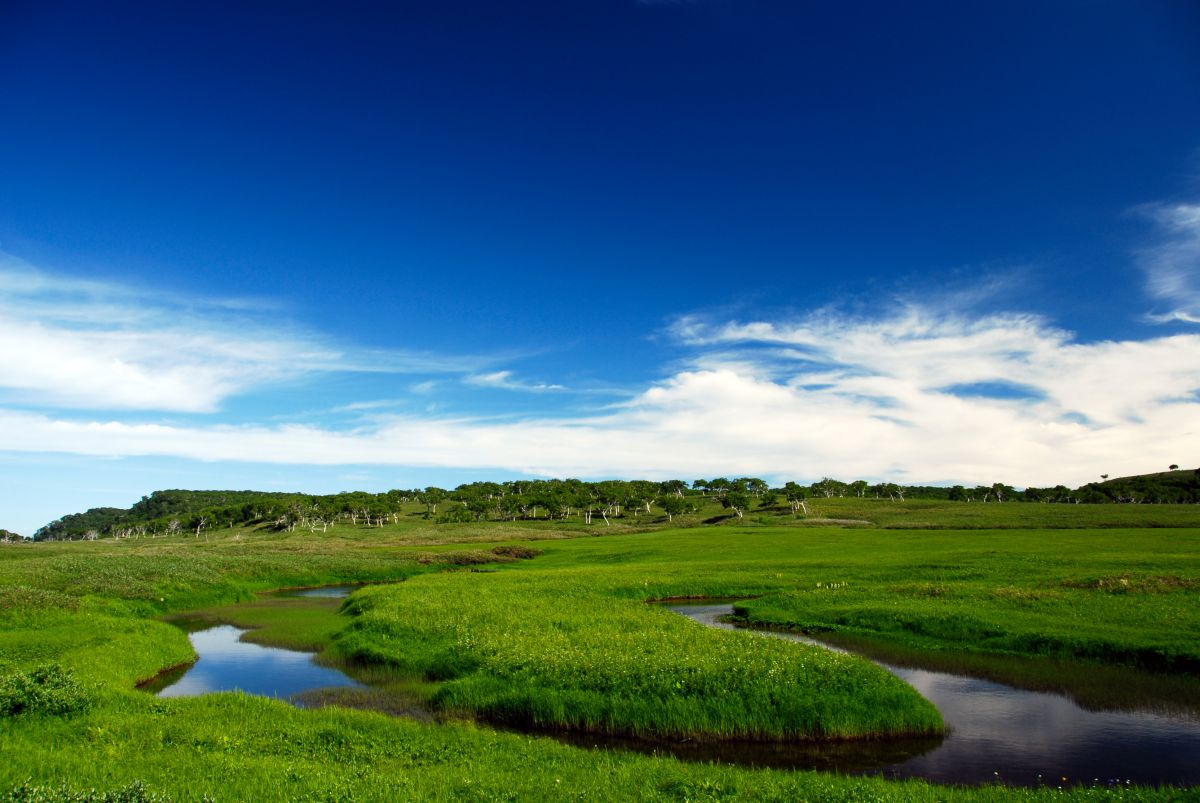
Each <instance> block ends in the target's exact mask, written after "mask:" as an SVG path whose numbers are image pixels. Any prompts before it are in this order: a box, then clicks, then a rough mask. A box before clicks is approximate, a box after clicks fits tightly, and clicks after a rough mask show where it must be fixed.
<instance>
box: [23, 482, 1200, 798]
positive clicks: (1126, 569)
mask: <svg viewBox="0 0 1200 803" xmlns="http://www.w3.org/2000/svg"><path fill="white" fill-rule="evenodd" d="M1017 508H1019V510H1015V511H1014V510H1013V509H1017ZM1047 511H1048V512H1047ZM1060 511H1066V512H1067V513H1070V512H1073V511H1077V512H1078V513H1079V516H1080V518H1079V520H1078V521H1077V522H1074V523H1072V522H1071V521H1068V520H1066V519H1064V518H1062V516H1063V514H1062V513H1060ZM1105 511H1108V512H1109V513H1110V514H1111V520H1105V521H1101V520H1100V519H1102V518H1103V516H1104V513H1105ZM1142 511H1145V515H1144V517H1143V520H1142V521H1141V522H1140V525H1141V526H1137V525H1139V522H1138V521H1136V518H1137V514H1138V513H1141V512H1142ZM1040 512H1046V519H1045V520H1043V521H1041V522H1039V521H1037V520H1036V519H1037V516H1038V514H1039V513H1040ZM719 515H720V514H719V512H718V511H716V510H710V511H700V512H699V513H697V514H695V515H694V516H692V517H690V518H684V520H683V521H682V522H680V521H677V522H676V523H677V524H683V525H691V526H677V527H671V528H667V527H665V526H664V525H663V524H662V523H659V522H657V521H654V520H652V519H651V518H650V517H641V518H640V519H639V520H637V521H634V520H633V519H632V518H630V519H622V520H618V521H615V522H614V524H613V526H605V525H604V524H603V523H598V524H595V525H593V526H591V527H585V526H583V525H581V524H577V523H575V522H571V523H569V524H565V525H564V524H563V523H562V522H560V521H536V522H511V523H481V524H436V523H434V522H430V521H427V520H423V519H421V518H420V517H418V516H410V517H406V518H405V519H403V520H402V521H401V522H400V523H399V524H397V525H389V526H385V527H373V528H369V527H361V526H360V527H349V526H339V527H335V528H333V529H331V530H329V531H328V532H326V533H308V532H292V533H273V532H267V531H262V530H241V529H234V530H226V531H217V532H213V533H210V534H209V536H208V538H207V540H206V539H205V538H195V537H187V536H172V537H170V538H158V539H140V540H139V539H130V540H121V541H111V540H101V541H95V542H89V543H43V544H36V545H30V544H18V545H9V546H5V547H2V548H0V711H6V712H7V713H5V714H4V716H3V717H2V718H0V750H3V754H4V755H5V756H6V761H5V762H4V764H3V769H2V770H0V795H4V794H8V796H9V799H31V800H32V799H72V798H70V797H69V795H70V794H75V793H76V792H85V791H87V790H90V789H95V790H101V791H105V790H107V791H114V792H116V791H120V790H124V792H123V794H125V795H126V797H127V798H128V799H147V800H148V799H153V798H154V796H161V797H163V798H170V799H174V800H198V799H201V798H203V797H204V796H210V797H213V798H215V799H217V800H263V799H282V798H287V799H311V800H397V799H418V798H419V799H425V798H428V799H463V798H468V799H484V800H498V799H504V800H517V799H521V800H525V799H647V800H657V799H675V800H715V799H728V798H734V799H762V800H805V799H807V800H997V799H1004V800H1008V799H1011V800H1024V799H1029V800H1035V799H1048V798H1055V799H1059V798H1062V799H1078V800H1089V799H1111V798H1114V797H1121V799H1129V800H1139V799H1145V800H1163V799H1184V798H1186V797H1189V796H1191V795H1192V794H1193V793H1192V792H1190V791H1188V790H1170V789H1138V788H1124V789H1120V790H1116V791H1114V790H1110V789H1104V788H1088V787H1075V788H1070V789H1067V790H1063V791H1060V790H1057V789H1035V790H1025V789H1009V788H1004V787H980V788H953V787H938V786H933V785H930V784H926V783H923V782H892V781H884V780H880V779H875V778H857V777H839V776H834V775H828V774H822V773H815V772H781V771H775V770H756V769H748V768H741V767H730V766H716V765H703V764H687V763H682V762H679V761H676V760H674V759H670V758H661V757H647V756H641V755H634V754H626V753H620V752H609V751H603V750H585V749H580V748H577V747H570V746H567V745H564V744H560V743H558V742H556V741H553V740H551V739H548V738H544V737H540V736H537V735H536V732H537V731H538V730H542V729H547V730H553V729H556V728H569V729H573V730H579V731H585V732H586V731H595V732H602V733H622V734H636V735H643V736H663V737H668V738H681V737H686V738H713V739H721V738H760V739H813V738H829V737H837V738H860V737H867V736H878V735H881V734H902V733H928V732H936V731H937V730H938V729H939V728H940V719H939V718H938V716H937V713H936V711H934V710H933V709H932V707H931V706H929V704H928V703H926V702H925V701H923V700H922V699H921V698H919V697H918V696H916V694H915V692H912V691H911V689H909V688H908V687H907V686H904V685H903V684H899V682H898V681H894V679H893V678H892V677H891V676H890V675H887V674H886V673H884V672H883V671H882V670H879V669H878V668H876V667H874V666H873V665H871V664H869V663H867V662H864V661H862V660H860V659H855V658H848V657H844V656H834V655H831V654H829V653H827V652H824V651H819V650H816V649H814V648H808V647H804V646H802V645H795V644H785V643H783V642H776V641H774V640H769V639H764V638H761V637H756V636H753V635H749V634H742V633H730V632H717V631H711V630H707V629H705V628H703V627H702V626H700V625H698V624H695V623H692V622H689V621H687V620H685V619H684V618H683V617H679V616H678V615H676V614H673V613H671V612H668V611H665V610H662V609H659V608H656V607H654V606H651V605H647V604H645V603H646V601H648V600H654V599H664V598H672V597H732V598H739V599H745V600H751V598H753V599H752V601H747V602H744V603H742V604H741V607H740V608H739V612H740V613H741V614H742V615H743V616H745V617H747V618H749V619H753V620H755V621H758V622H763V623H768V624H771V625H773V626H777V627H785V628H793V629H803V630H810V631H817V632H821V633H825V634H829V635H832V636H834V637H839V636H840V637H843V638H846V639H850V640H854V639H858V640H863V641H867V642H870V643H872V644H875V645H877V646H878V647H879V648H880V649H891V650H893V651H895V652H896V653H897V654H899V653H904V654H908V655H933V656H940V657H942V658H943V659H945V660H948V661H949V660H952V659H953V660H957V661H959V662H960V663H961V664H962V665H963V666H965V667H967V668H968V669H970V668H971V666H972V665H974V666H975V667H976V668H977V669H979V670H980V673H981V674H986V671H985V670H986V668H987V667H988V666H1000V667H1002V668H1004V670H1003V671H1007V672H1010V673H1011V674H1012V675H1013V676H1015V677H1020V676H1022V675H1023V674H1024V675H1030V676H1033V675H1036V674H1037V672H1038V671H1039V670H1038V667H1043V668H1044V667H1046V666H1054V667H1058V666H1061V665H1063V664H1064V663H1069V664H1071V665H1072V666H1075V667H1081V668H1082V669H1080V671H1078V673H1077V674H1078V676H1079V677H1080V683H1081V684H1084V685H1086V683H1085V679H1086V678H1088V677H1089V676H1097V677H1103V676H1105V673H1106V672H1110V671H1111V672H1117V671H1118V670H1117V669H1116V667H1120V666H1123V665H1138V666H1144V667H1148V668H1151V669H1153V670H1155V672H1156V673H1157V674H1156V676H1157V677H1161V678H1162V679H1163V683H1164V689H1166V690H1167V691H1164V694H1178V695H1182V696H1184V697H1186V696H1187V695H1189V694H1194V693H1195V691H1194V690H1195V688H1196V685H1197V683H1198V682H1200V681H1197V674H1198V673H1197V669H1196V667H1197V666H1198V665H1200V511H1197V510H1194V509H1192V508H1189V507H1186V506H1153V508H1152V507H1151V506H1129V505H1126V506H1108V505H1093V506H1073V505H1072V506H1066V505H1059V506H1052V505H1036V504H990V505H985V504H970V503H951V504H949V505H946V504H942V503H924V502H916V501H914V502H904V503H892V502H878V501H875V500H858V499H854V500H850V499H845V500H841V499H831V500H816V501H815V502H813V503H810V518H808V519H803V518H802V519H793V518H792V517H790V516H786V515H777V514H770V513H765V514H761V520H760V519H758V518H756V517H755V516H754V515H753V514H750V515H747V517H746V519H744V520H742V521H740V522H739V521H737V520H736V519H723V520H721V522H720V523H719V524H715V525H708V526H697V525H698V524H699V522H700V521H703V520H706V519H707V520H712V519H716V518H718V517H719ZM679 518H683V517H679ZM814 519H816V521H814ZM830 519H838V520H842V521H848V520H853V521H854V523H853V524H832V523H830V522H829V520H830ZM988 521H992V522H993V524H994V526H992V527H990V528H988V527H984V526H983V525H984V524H986V523H987V522H988ZM497 547H500V548H497ZM506 547H519V548H516V549H509V548H506ZM367 581H370V582H384V583H388V584H386V585H380V586H373V587H370V588H366V589H363V590H360V591H357V592H355V593H354V594H353V595H352V597H351V598H350V599H349V600H347V601H346V603H345V605H339V603H338V602H336V601H332V602H326V603H323V604H315V605H314V604H311V603H303V604H301V603H297V602H296V601H295V600H292V599H289V598H272V597H256V596H255V594H256V592H260V591H265V590H268V589H273V588H281V587H298V586H308V585H320V584H328V583H338V582H367ZM197 611H199V615H201V616H202V617H206V618H209V619H211V620H214V621H216V620H219V621H228V622H232V623H236V624H240V625H243V626H252V627H256V628H258V630H256V631H254V632H252V633H251V634H250V637H251V638H253V639H254V640H257V641H261V642H264V643H272V644H279V645H283V646H292V647H300V648H305V649H311V650H315V651H321V652H322V660H326V661H330V662H351V663H355V664H358V665H359V668H360V670H361V671H375V672H380V671H382V670H384V669H387V670H389V671H394V672H395V673H396V677H397V679H398V680H397V681H396V684H397V687H402V691H403V693H405V694H408V695H409V696H410V697H411V698H412V699H416V700H419V702H420V704H421V705H422V706H426V707H428V708H429V709H430V710H432V711H434V712H436V713H437V714H438V716H437V717H436V718H435V720H434V721H415V720H412V719H406V718H402V717H401V718H398V717H391V716H386V715H384V714H381V713H375V712H371V711H361V710H349V709H346V708H343V707H339V706H334V707H329V708H323V709H320V710H302V709H295V708H292V707H291V706H288V705H286V704H283V703H280V702H277V701H271V700H264V699H257V698H250V697H246V696H244V695H238V694H220V695H212V696H208V697H203V698H192V699H172V700H166V699H158V698H154V697H152V696H150V695H148V694H146V693H145V692H141V691H138V690H137V689H136V684H137V683H138V682H140V681H144V680H146V679H148V678H150V677H152V676H154V675H155V674H156V673H157V672H159V671H160V670H162V669H165V668H167V667H170V666H174V665H178V664H181V663H185V662H187V661H188V660H190V659H191V657H192V655H191V649H190V645H189V643H188V641H187V638H186V636H185V634H184V633H183V631H182V630H181V629H179V628H178V627H175V626H173V625H171V624H169V623H167V622H165V621H163V617H167V616H172V615H180V614H185V613H188V614H195V613H196V612H197ZM53 665H56V666H58V667H61V670H60V671H59V674H58V675H55V676H54V677H57V678H59V679H60V680H61V678H63V677H66V678H67V680H62V682H59V681H57V680H56V681H53V682H50V681H45V680H44V679H43V680H38V681H35V680H33V679H31V678H33V677H34V672H35V670H37V669H38V668H39V667H48V666H53ZM1014 667H1015V668H1014ZM1052 674H1055V675H1059V674H1061V673H1059V672H1057V671H1055V672H1053V673H1052ZM38 677H39V678H40V677H42V676H38ZM39 684H40V685H39ZM1068 691H1070V690H1069V689H1068ZM1196 699H1200V695H1197V696H1196ZM376 707H378V708H381V709H385V710H386V709H387V708H388V707H387V705H386V704H385V703H384V702H382V701H381V702H380V703H379V704H378V705H377V706H376ZM403 709H404V705H398V706H396V707H395V708H394V709H393V710H403ZM492 722H496V723H503V724H506V725H509V726H518V727H527V728H531V729H533V733H530V734H521V733H510V732H501V731H495V730H492V729H491V728H489V727H488V724H487V723H492ZM135 783H137V784H141V785H142V786H140V787H137V786H131V784H135ZM139 790H141V791H139ZM39 794H43V795H46V797H43V798H38V797H37V795H39ZM139 796H140V797H139ZM0 799H2V798H0ZM95 799H99V798H98V797H97V798H95Z"/></svg>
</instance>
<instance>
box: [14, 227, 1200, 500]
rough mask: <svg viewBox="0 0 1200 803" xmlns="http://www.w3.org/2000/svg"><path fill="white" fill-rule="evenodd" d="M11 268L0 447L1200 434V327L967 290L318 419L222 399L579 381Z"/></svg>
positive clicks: (922, 452) (997, 445) (832, 453)
mask: <svg viewBox="0 0 1200 803" xmlns="http://www.w3.org/2000/svg"><path fill="white" fill-rule="evenodd" d="M1196 209H1197V207H1186V206H1180V207H1174V208H1172V209H1170V210H1165V211H1163V212H1162V214H1161V216H1160V222H1162V225H1163V227H1164V230H1165V236H1164V238H1163V240H1162V243H1161V244H1160V245H1159V246H1157V247H1155V248H1152V249H1147V250H1146V251H1144V252H1143V254H1142V257H1141V258H1142V265H1143V267H1144V268H1145V269H1146V270H1147V272H1148V276H1149V286H1148V293H1149V294H1150V295H1151V296H1152V297H1154V298H1155V299H1157V300H1159V301H1162V300H1167V301H1170V302H1172V303H1173V305H1174V307H1175V311H1174V312H1173V313H1172V314H1170V315H1165V316H1162V317H1161V320H1164V321H1171V322H1175V323H1179V322H1193V321H1194V320H1195V318H1194V316H1193V313H1194V312H1195V309H1194V304H1195V302H1196V298H1195V288H1194V287H1193V285H1192V282H1194V276H1195V275H1196V270H1195V267H1196V262H1197V254H1198V253H1200V249H1198V248H1197V245H1196V243H1197V242H1200V235H1198V234H1197V230H1198V229H1200V222H1198V221H1200V215H1198V214H1196ZM0 287H3V288H4V290H5V292H4V300H3V301H2V302H0V342H3V343H4V344H5V348H4V349H2V350H0V391H2V392H3V394H4V395H3V396H2V397H0V398H3V399H5V400H6V402H7V403H6V404H5V405H4V406H3V407H0V451H5V452H10V453H61V454H71V455H84V456H92V457H124V458H133V457H174V458H183V459H187V460H196V461H244V462H251V463H266V464H277V465H290V466H295V465H315V466H324V465H378V466H409V467H429V468H455V469H478V470H479V471H481V472H487V471H489V470H503V471H506V472H518V473H522V474H529V475H544V476H579V477H602V476H626V477H634V476H637V477H648V478H666V477H675V476H682V477H690V476H692V475H697V476H701V475H705V474H708V473H712V472H718V473H728V474H746V475H756V476H764V477H769V478H798V479H816V478H818V477H819V476H822V475H830V476H837V477H843V478H847V479H858V478H862V479H868V480H875V479H888V480H893V481H899V482H906V483H954V482H962V483H977V482H993V481H997V480H1001V481H1005V482H1011V483H1014V484H1018V485H1046V484H1057V483H1059V482H1066V483H1081V482H1084V481H1087V480H1089V479H1091V478H1093V477H1095V476H1096V475H1097V474H1099V473H1102V472H1109V471H1141V470H1153V469H1156V468H1161V467H1162V466H1165V465H1167V464H1168V463H1173V462H1180V461H1184V460H1186V456H1187V455H1188V454H1194V453H1195V452H1196V450H1197V447H1200V334H1195V333H1191V332H1188V331H1176V332H1174V333H1170V334H1162V335H1160V336H1154V337H1149V338H1145V339H1140V340H1133V339H1127V340H1107V341H1098V342H1081V341H1079V340H1078V339H1077V338H1076V337H1075V336H1074V335H1073V334H1072V333H1070V332H1068V331H1065V330H1063V329H1061V328H1057V327H1055V326H1054V325H1052V324H1051V323H1050V322H1048V321H1046V320H1044V319H1042V318H1040V317H1039V316H1036V315H1032V314H1027V313H1019V312H989V313H965V312H959V311H955V309H954V306H955V305H954V304H953V303H952V302H941V303H939V302H931V303H927V304H918V303H913V302H907V303H902V302H895V303H893V304H891V305H890V306H889V307H888V308H887V309H886V310H885V311H883V312H881V313H879V314H877V315H875V316H873V317H862V316H849V315H843V314H838V313H836V312H831V311H829V310H820V311H815V312H810V313H808V314H804V315H801V316H798V317H793V318H790V319H786V320H765V319H758V320H756V319H748V320H734V319H730V318H727V317H720V316H716V315H714V314H712V313H709V314H704V313H693V314H688V315H683V316H679V317H677V318H676V319H675V320H674V321H673V322H672V323H671V324H670V325H669V326H668V327H667V329H666V335H667V336H668V337H669V338H670V339H671V340H672V342H674V343H675V344H676V345H678V346H679V347H680V348H682V349H683V350H684V351H685V353H686V354H687V357H686V358H685V360H684V362H683V364H682V365H678V366H677V367H676V368H674V369H673V370H668V369H664V372H663V373H662V374H661V375H660V377H659V378H658V379H657V380H656V381H653V382H651V383H648V384H646V385H644V386H642V387H639V388H634V389H632V390H631V391H630V393H629V394H628V396H627V397H626V398H624V399H623V400H621V401H619V402H616V403H609V404H606V405H603V406H595V407H591V408H588V409H584V410H579V409H578V408H574V407H565V406H564V407H563V408H561V409H558V408H554V409H551V410H550V411H548V412H542V413H539V414H535V415H507V416H502V415H472V414H466V413H461V412H458V413H456V412H455V411H454V409H453V402H454V399H453V396H452V395H451V396H450V398H448V399H447V402H448V404H449V408H448V409H442V410H439V411H437V412H401V413H397V412H388V407H389V404H382V403H379V402H378V401H375V400H369V399H361V398H344V399H341V400H340V404H339V406H338V407H337V408H336V410H331V411H330V412H331V415H329V416H324V417H318V420H316V421H312V420H298V419H297V420H286V419H285V420H278V416H272V415H261V416H258V417H257V418H256V417H253V416H251V417H246V416H242V417H241V418H234V417H231V416H227V415H225V414H224V413H223V412H222V411H223V406H224V405H227V404H228V403H229V402H231V401H232V400H234V399H235V398H236V397H238V396H239V395H243V394H247V393H252V392H257V393H264V392H266V393H269V392H272V389H274V390H275V391H279V392H285V391H287V390H288V389H291V392H299V393H301V394H303V392H304V390H303V388H304V383H305V382H306V381H314V378H323V379H327V378H328V377H330V376H331V375H345V374H353V373H356V372H380V371H383V372H393V373H403V374H416V375H425V374H437V375H438V376H440V377H441V379H440V380H438V381H434V380H426V381H424V382H418V383H417V384H415V385H411V386H410V387H412V391H411V395H412V396H413V397H422V396H427V395H429V394H431V393H432V392H435V390H436V389H444V388H447V387H450V388H454V389H455V390H456V392H459V393H470V392H472V391H473V390H476V389H481V388H482V389H487V390H491V391H510V392H517V393H526V394H527V393H529V392H531V391H532V392H535V393H544V392H548V391H560V390H565V389H566V388H565V387H564V386H563V385H560V384H557V383H549V382H541V381H527V380H525V379H522V378H520V377H518V376H517V375H516V374H515V373H514V372H513V371H512V370H511V369H508V368H499V369H498V370H481V367H482V366H486V365H488V361H489V359H490V360H492V361H493V365H494V361H495V360H496V359H498V358H495V357H493V358H488V357H474V358H466V357H446V356H441V355H430V354H410V353H405V352H399V351H393V352H386V353H385V352H370V351H368V350H364V349H355V348H339V347H336V346H334V345H333V344H332V343H331V342H330V340H329V339H328V338H326V337H324V336H322V335H321V334H319V333H314V332H311V331H308V330H301V329H299V328H297V327H292V326H289V325H288V324H286V323H282V324H278V325H270V324H263V323H261V322H254V320H252V319H251V318H249V317H247V315H246V314H245V313H244V311H242V310H240V309H238V307H240V306H242V305H241V304H229V303H222V302H218V301H211V300H203V299H188V300H187V301H186V302H185V301H181V300H180V299H178V298H174V297H171V296H168V295H164V294H157V293H154V292H149V291H141V292H135V291H133V290H130V289H129V288H124V287H121V286H119V285H115V284H107V283H103V282H81V281H79V280H76V279H65V278H62V277H56V276H54V275H52V274H48V273H44V272H38V271H34V270H32V269H29V268H28V267H27V266H16V267H13V266H11V265H10V266H9V267H7V268H5V269H4V270H3V271H0ZM1176 328H1177V327H1176ZM647 334H650V333H647ZM548 395H551V396H553V395H555V394H548ZM503 412H504V411H503V410H502V409H500V410H498V413H503ZM333 413H342V414H343V415H344V414H350V415H351V418H350V420H348V421H347V420H345V419H344V418H338V417H337V416H336V415H333ZM150 415H154V416H157V417H155V418H149V419H148V416H150ZM172 415H173V416H174V417H173V418H172ZM180 416H183V417H182V418H180Z"/></svg>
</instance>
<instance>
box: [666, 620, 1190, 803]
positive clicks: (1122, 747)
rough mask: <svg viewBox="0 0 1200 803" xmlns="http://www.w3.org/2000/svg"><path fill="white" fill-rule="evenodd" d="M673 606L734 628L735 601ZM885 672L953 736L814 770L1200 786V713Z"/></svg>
mask: <svg viewBox="0 0 1200 803" xmlns="http://www.w3.org/2000/svg"><path fill="white" fill-rule="evenodd" d="M667 607H669V608H671V609H672V610H674V611H676V612H677V613H680V614H682V615H684V616H687V617H688V618H690V619H694V620H695V621H697V622H700V623H702V624H705V625H708V626H710V627H718V628H724V629H731V630H732V629H735V626H734V625H732V624H727V623H725V622H723V621H721V619H722V617H725V616H728V615H730V614H732V613H733V606H732V605H731V604H728V603H721V604H711V603H709V604H703V603H702V604H685V605H669V606H667ZM758 632H760V634H761V635H763V636H764V637H775V638H782V639H788V640H792V641H800V642H804V643H809V644H813V643H818V644H819V642H814V641H813V640H812V639H808V638H805V637H803V636H799V635H793V634H789V633H776V632H768V631H758ZM820 646H826V648H829V649H836V648H831V647H827V645H820ZM880 665H881V666H883V667H884V668H885V669H887V670H888V671H889V672H891V673H892V674H894V675H896V676H897V677H899V678H900V679H902V680H904V681H905V682H906V683H908V684H909V685H911V686H912V687H913V688H915V689H916V690H917V691H919V692H920V693H921V694H922V695H923V696H924V697H925V698H926V699H928V700H929V701H930V702H932V703H933V704H934V705H935V706H937V709H938V710H939V711H940V712H941V713H942V718H943V719H944V720H945V722H946V725H947V727H948V729H949V732H948V734H947V735H946V737H945V738H944V739H942V740H940V742H936V743H935V744H932V745H929V744H926V745H924V746H922V747H918V746H917V745H914V747H915V748H918V751H917V752H916V754H913V755H904V754H903V752H904V749H903V746H902V742H901V743H897V744H893V745H891V747H890V748H889V747H887V746H886V745H869V744H865V745H846V746H845V747H844V749H843V751H842V753H841V754H840V755H831V756H828V757H827V758H826V759H825V760H823V761H822V762H820V764H819V765H818V763H817V762H813V764H811V765H810V766H814V767H815V766H822V768H833V769H837V770H840V771H843V772H873V773H878V774H883V775H886V776H888V777H897V778H925V779H928V780H931V781H938V782H942V783H967V784H979V783H988V782H992V781H1002V782H1004V783H1007V784H1013V785H1018V786H1038V785H1042V784H1044V785H1046V786H1059V785H1068V784H1070V785H1074V784H1078V783H1096V784H1102V785H1107V784H1118V783H1119V784H1122V785H1124V784H1125V783H1127V782H1132V783H1140V784H1186V785H1194V784H1198V783H1200V719H1197V718H1196V717H1195V716H1194V715H1184V714H1179V715H1165V714H1161V713H1154V712H1148V711H1134V712H1130V711H1089V710H1085V709H1083V708H1081V707H1080V706H1078V705H1077V704H1076V703H1075V702H1073V701H1072V700H1071V699H1069V698H1067V697H1065V696H1063V695H1060V694H1051V693H1046V692H1036V691H1026V690H1024V689H1017V688H1013V687H1012V686H1005V685H1002V684H1000V683H992V682H990V681H986V680H980V679H978V678H972V677H968V676H965V675H954V674H948V673H945V672H933V671H929V670H926V669H913V668H907V667H898V666H891V665H888V664H882V663H881V664H880ZM889 750H890V752H891V754H890V755H889ZM719 751H720V745H718V746H716V752H717V753H718V754H717V755H712V756H710V757H711V758H715V759H718V760H720V758H721V756H720V755H719ZM796 759H797V761H796V762H795V763H794V764H793V766H797V765H802V764H803V760H804V759H803V757H802V756H797V757H796ZM764 763H772V764H775V765H778V764H779V763H780V762H779V761H777V760H776V761H771V762H764ZM831 765H832V766H831Z"/></svg>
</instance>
